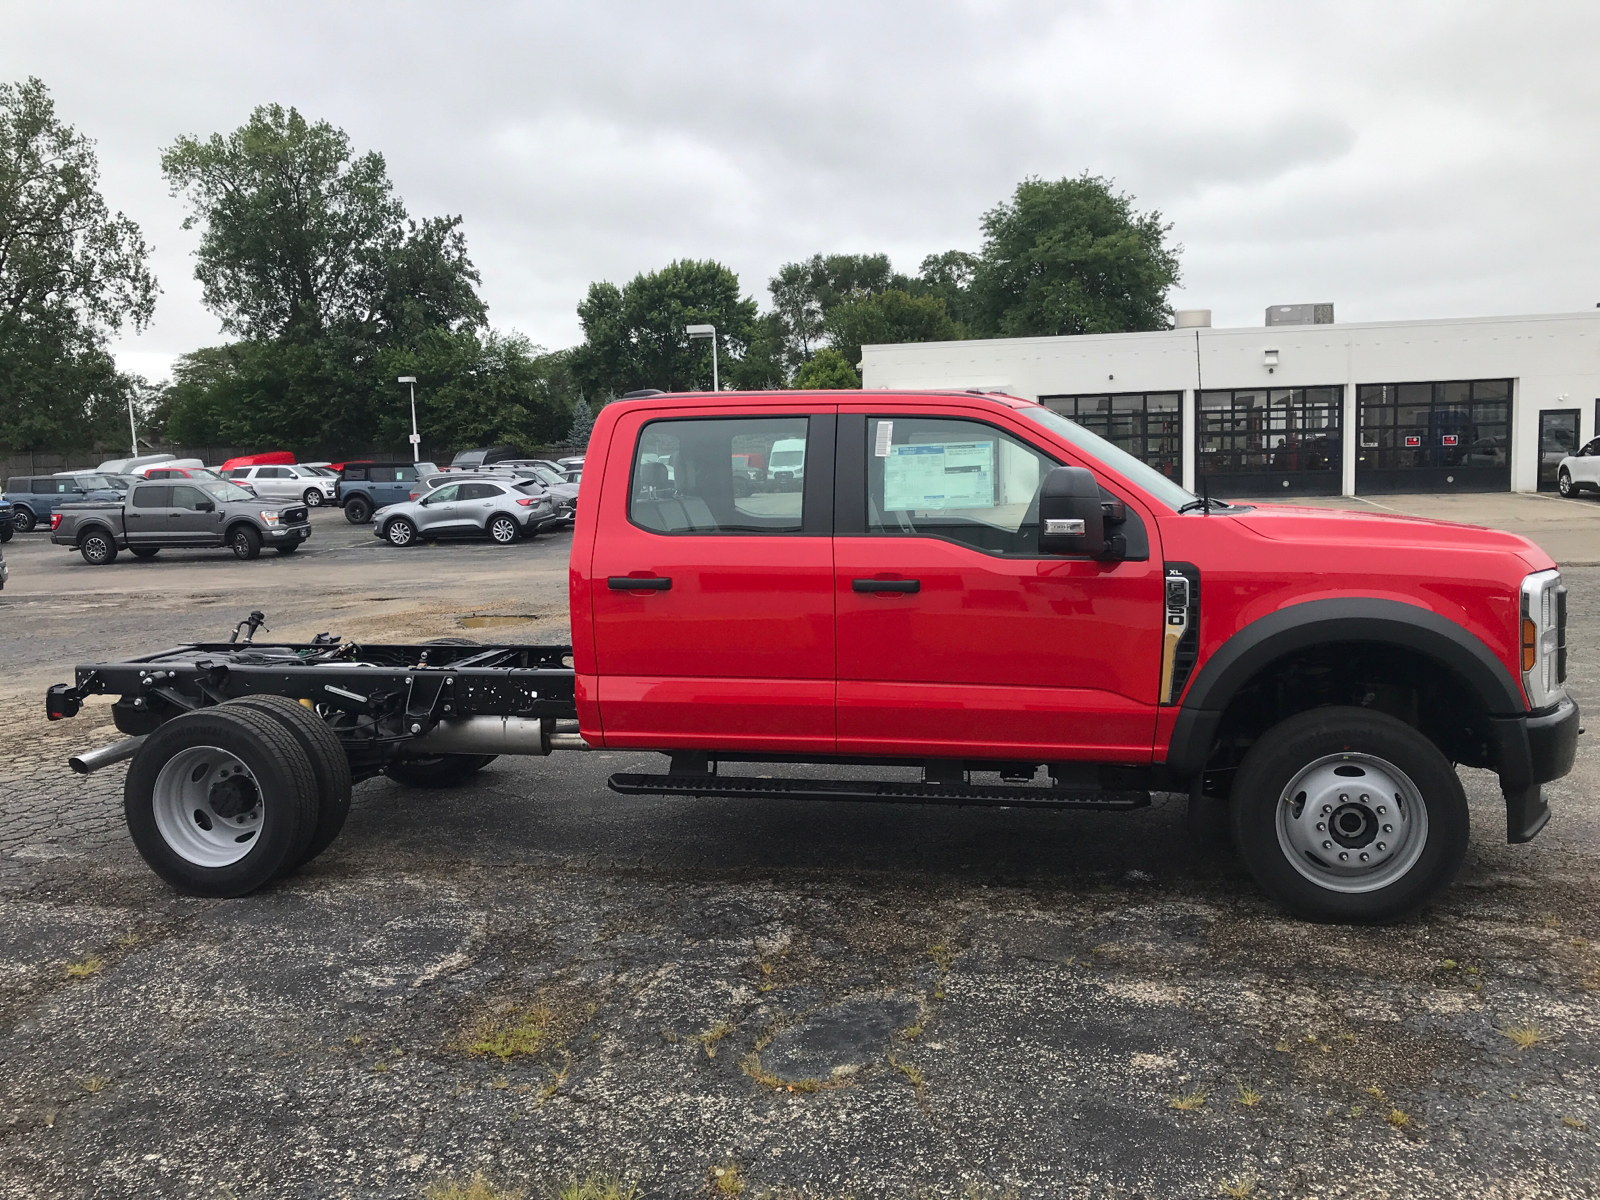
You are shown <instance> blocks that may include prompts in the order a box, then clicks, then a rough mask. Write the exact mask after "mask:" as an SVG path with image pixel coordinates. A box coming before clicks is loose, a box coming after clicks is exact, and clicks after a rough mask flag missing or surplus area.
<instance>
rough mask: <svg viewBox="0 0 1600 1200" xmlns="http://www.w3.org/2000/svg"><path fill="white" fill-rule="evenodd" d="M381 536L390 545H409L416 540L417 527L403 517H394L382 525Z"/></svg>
mask: <svg viewBox="0 0 1600 1200" xmlns="http://www.w3.org/2000/svg"><path fill="white" fill-rule="evenodd" d="M383 536H384V538H385V540H387V541H388V543H389V544H390V545H391V546H410V545H413V544H414V543H415V542H416V540H417V527H416V526H415V525H413V524H412V523H411V522H410V521H408V520H406V518H404V517H395V518H393V519H392V520H391V521H390V522H389V523H388V524H387V525H385V526H384V527H383Z"/></svg>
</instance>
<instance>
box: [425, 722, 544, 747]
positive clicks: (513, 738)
mask: <svg viewBox="0 0 1600 1200" xmlns="http://www.w3.org/2000/svg"><path fill="white" fill-rule="evenodd" d="M550 724H551V723H550V722H547V721H545V720H544V719H543V718H542V717H457V718H456V719H455V720H453V721H440V722H439V723H438V724H437V725H435V726H434V727H433V728H432V729H430V730H428V732H427V733H425V734H423V735H422V736H421V737H415V738H412V739H411V740H410V741H409V742H407V743H406V744H405V750H406V752H407V753H408V754H540V755H543V754H549V753H550Z"/></svg>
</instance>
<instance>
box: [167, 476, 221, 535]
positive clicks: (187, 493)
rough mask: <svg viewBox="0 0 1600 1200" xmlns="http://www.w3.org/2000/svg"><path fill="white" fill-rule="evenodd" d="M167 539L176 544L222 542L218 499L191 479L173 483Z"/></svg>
mask: <svg viewBox="0 0 1600 1200" xmlns="http://www.w3.org/2000/svg"><path fill="white" fill-rule="evenodd" d="M168 512H169V515H168V517H167V533H168V538H167V540H168V541H169V542H170V543H171V544H173V545H177V546H215V545H220V544H221V542H222V522H221V521H220V520H218V515H219V514H218V512H217V501H216V498H215V497H213V496H208V495H207V494H206V493H205V492H203V491H201V490H200V489H199V488H197V487H195V486H194V484H192V483H174V484H173V485H172V508H171V509H169V510H168Z"/></svg>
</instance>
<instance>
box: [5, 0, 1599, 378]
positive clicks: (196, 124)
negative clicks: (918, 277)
mask: <svg viewBox="0 0 1600 1200" xmlns="http://www.w3.org/2000/svg"><path fill="white" fill-rule="evenodd" d="M1597 33H1600V9H1597V6H1594V5H1592V4H1587V3H1569V4H1557V3H1543V4H1541V3H1533V4H1521V5H1517V6H1515V7H1511V6H1506V5H1503V4H1489V3H1436V4H1422V3H1418V4H1406V5H1395V4H1392V3H1344V2H1338V3H1300V4H1295V5H1281V4H1271V3H1223V2H1220V0H1219V2H1213V3H1192V4H1185V5H1173V4H1170V3H1157V2H1154V0H1151V2H1148V3H1115V4H1114V3H1084V2H1080V3H1027V2H1018V3H1006V2H1003V0H992V2H979V0H967V2H961V0H925V2H923V3H918V4H907V3H866V2H863V0H856V2H855V3H840V2H838V0H818V2H814V3H810V4H806V5H789V6H778V5H750V4H734V3H688V4H678V5H654V4H648V3H607V2H604V0H591V2H590V3H587V4H583V5H556V4H518V3H479V4H470V5H464V4H440V3H421V2H417V3H410V4H404V3H385V4H378V3H371V2H366V3H346V4H338V5H329V4H326V3H322V4H309V3H280V4H272V5H267V4H240V5H215V4H200V3H189V2H181V3H180V2H176V0H173V2H162V0H150V2H149V3H146V4H143V5H137V6H135V5H120V4H115V3H103V4H82V3H70V2H63V3H56V4H50V5H32V6H28V7H24V8H20V10H19V9H18V8H16V7H14V8H13V10H12V11H10V12H9V13H8V15H7V19H6V36H5V37H4V39H3V40H0V74H3V75H4V77H7V78H12V79H15V78H18V77H21V76H23V75H26V74H30V73H31V74H38V75H40V76H41V77H43V78H44V79H45V80H46V81H47V82H48V83H49V84H50V86H51V87H52V89H53V90H54V92H55V95H56V98H57V102H58V104H59V106H60V108H61V110H62V112H63V114H64V115H65V116H66V118H67V119H68V120H71V121H73V122H74V123H75V124H77V125H78V126H79V127H80V128H81V129H83V130H84V131H85V132H87V133H89V134H90V135H91V136H94V137H96V138H97V139H98V140H99V146H100V154H101V162H102V167H103V171H104V187H105V190H106V192H107V196H108V199H109V201H110V203H111V204H112V205H113V206H114V207H118V208H121V209H123V210H124V211H126V212H127V213H128V214H129V215H130V216H133V217H134V218H135V219H137V220H138V221H140V223H141V224H142V225H143V226H144V228H145V231H146V235H147V237H148V238H149V239H150V240H151V241H152V242H153V243H154V244H155V245H156V248H157V257H156V261H155V266H156V269H157V271H158V273H159V274H160V277H161V282H162V286H163V288H164V290H165V294H164V295H163V297H162V300H161V303H160V305H159V307H158V310H157V316H156V321H155V324H154V326H153V327H152V329H151V330H150V331H149V332H148V333H146V334H145V335H143V336H142V337H139V338H126V339H124V340H123V342H122V343H120V344H119V348H118V349H119V356H120V357H121V358H122V360H123V361H124V362H125V363H126V364H128V365H129V366H132V367H134V368H135V369H141V370H145V371H146V372H147V373H151V374H156V375H159V374H161V373H162V372H163V371H164V369H165V365H166V363H167V362H168V361H169V360H170V358H171V357H172V356H173V355H176V354H179V353H182V352H184V351H186V350H189V349H192V348H194V347H195V346H198V345H204V344H207V343H210V342H214V341H216V340H219V334H218V331H217V327H216V322H215V320H214V319H213V318H211V317H210V315H209V314H207V313H206V312H205V311H204V309H203V308H202V307H201V306H200V303H199V289H198V286H197V285H196V284H195V283H194V282H193V280H192V277H191V263H190V260H189V257H188V256H189V252H190V251H191V249H192V247H193V235H192V234H186V233H184V232H182V231H181V230H180V229H179V227H178V226H179V222H180V221H181V219H182V216H183V212H182V208H181V206H180V205H179V204H178V202H177V201H175V200H173V199H172V198H171V197H169V196H168V195H167V193H166V189H165V187H164V185H163V184H162V182H161V179H160V175H159V169H158V165H157V155H158V152H159V149H160V148H161V147H162V146H164V145H167V144H169V143H170V142H171V141H172V139H173V138H174V137H176V136H177V135H179V134H181V133H201V134H204V133H210V132H212V131H216V130H226V129H231V128H233V127H235V126H237V125H238V124H239V123H240V122H241V121H243V119H244V118H245V116H246V115H247V114H248V112H249V110H250V109H251V108H252V107H253V106H254V105H256V104H259V103H263V102H267V101H279V102H281V103H285V104H293V105H295V106H297V107H298V108H300V109H301V110H302V111H303V112H305V113H306V114H307V115H310V116H315V117H325V118H327V119H328V120H330V121H333V122H334V123H336V124H338V125H340V126H342V127H344V128H345V129H346V130H347V131H348V132H349V133H350V134H351V136H352V138H353V139H354V140H355V142H356V144H357V145H358V146H360V147H362V148H373V149H378V150H381V151H382V152H383V153H384V154H385V156H386V157H387V159H388V162H389V166H390V170H391V173H392V174H393V176H394V178H395V180H396V183H397V185H398V187H399V190H400V192H401V194H402V195H403V196H404V197H405V199H406V202H407V204H408V205H409V206H410V207H411V209H412V211H413V212H414V213H417V214H432V213H444V212H451V213H455V212H459V213H461V214H463V216H464V217H465V219H466V228H467V233H468V236H469V239H470V243H471V246H472V251H473V256H474V258H475V259H476V261H477V262H478V264H479V266H480V268H481V269H482V271H483V275H484V292H485V296H486V298H487V299H488V301H489V303H490V306H491V318H492V320H493V321H494V322H495V323H496V324H497V325H501V326H509V327H514V328H518V329H521V330H523V331H525V332H527V333H529V334H530V335H531V336H533V337H534V338H535V339H536V340H537V341H540V342H542V343H544V344H546V345H550V346H560V345H567V344H570V343H571V342H573V341H574V340H576V338H577V336H578V329H577V321H576V316H575V314H574V312H573V309H574V306H575V305H576V303H577V301H578V299H579V298H580V297H581V296H582V294H583V292H584V289H585V288H586V287H587V285H588V283H589V282H590V281H591V280H594V279H602V278H609V279H614V280H618V281H623V280H626V279H628V278H630V277H631V276H632V275H633V274H634V273H636V272H638V271H640V270H648V269H651V268H653V267H657V266H660V265H661V264H663V263H665V262H667V261H668V260H670V259H672V258H674V257H683V256H695V257H706V256H714V257H717V258H720V259H722V260H723V261H725V262H727V263H728V264H729V265H731V266H732V267H733V268H734V269H735V270H737V271H738V272H739V273H740V276H741V278H742V279H743V281H744V285H745V288H746V289H747V290H748V291H749V292H750V293H751V294H753V295H756V296H757V297H759V298H761V299H763V300H764V299H765V298H766V296H765V284H766V279H767V277H768V276H769V275H770V274H771V273H772V271H773V270H774V269H775V268H776V267H777V266H778V264H780V263H781V262H783V261H785V260H786V259H790V258H794V257H796V256H799V255H804V254H809V253H811V252H813V251H816V250H835V249H838V250H877V249H882V250H885V251H887V252H889V253H890V254H891V255H892V256H893V257H894V259H895V261H896V263H897V264H898V265H900V266H901V267H903V268H909V267H914V266H915V265H916V263H917V262H918V261H919V260H920V259H921V257H922V256H923V255H924V254H927V253H931V252H934V251H939V250H943V249H947V248H950V247H953V246H961V247H965V248H968V249H975V248H976V247H977V243H978V227H977V222H978V217H979V215H980V214H981V213H982V212H983V211H984V210H986V209H988V208H990V207H992V206H993V205H994V204H996V203H997V202H999V201H1000V200H1002V199H1004V198H1005V197H1006V196H1007V195H1008V194H1009V193H1010V191H1011V189H1012V188H1013V187H1014V186H1015V184H1016V182H1017V181H1018V180H1019V179H1021V178H1022V177H1023V176H1025V175H1029V174H1038V175H1043V176H1046V177H1057V176H1061V175H1075V174H1078V173H1079V172H1081V171H1084V170H1089V171H1092V172H1095V173H1097V174H1105V175H1109V176H1111V177H1113V178H1114V179H1115V180H1116V181H1117V182H1118V184H1119V185H1120V186H1121V187H1123V188H1124V189H1125V190H1127V191H1130V192H1132V193H1134V194H1136V195H1137V197H1138V202H1139V203H1140V205H1141V206H1144V207H1153V208H1159V209H1161V210H1162V212H1163V213H1164V214H1165V215H1166V216H1167V218H1168V219H1169V220H1171V221H1172V222H1173V223H1174V231H1173V232H1174V236H1175V237H1176V238H1177V239H1178V240H1180V241H1181V242H1182V243H1183V244H1184V246H1185V254H1184V287H1183V290H1182V292H1181V294H1180V295H1179V296H1178V297H1177V299H1178V301H1179V302H1180V303H1183V304H1192V305H1198V306H1205V307H1211V308H1213V309H1214V310H1216V314H1217V319H1218V320H1219V322H1224V323H1234V324H1245V323H1255V322H1258V321H1259V320H1260V319H1261V310H1262V309H1263V308H1264V307H1265V306H1266V305H1267V304H1270V303H1281V302H1289V301H1295V300H1302V299H1318V300H1322V299H1333V300H1335V301H1336V302H1337V303H1338V305H1339V316H1340V318H1341V319H1346V320H1357V319H1369V320H1371V319H1383V318H1389V317H1410V316H1446V315H1470V314H1485V313H1500V312H1524V311H1555V310H1567V309H1574V308H1587V307H1589V306H1590V305H1592V304H1594V303H1595V302H1596V301H1597V300H1600V294H1596V292H1597V288H1600V285H1597V284H1596V282H1595V280H1594V265H1595V259H1596V250H1597V249H1600V238H1597V235H1596V231H1595V222H1594V220H1593V218H1592V215H1591V213H1592V210H1593V208H1594V200H1593V197H1594V195H1595V193H1596V184H1597V182H1600V180H1597V178H1596V177H1597V174H1600V171H1597V169H1596V163H1595V156H1594V148H1595V145H1596V136H1595V135H1596V129H1595V126H1596V112H1597V111H1600V109H1597V105H1596V101H1597V99H1600V95H1597V93H1600V81H1597V77H1596V74H1595V73H1594V72H1593V71H1592V69H1591V67H1590V59H1591V58H1592V52H1593V48H1594V47H1595V45H1596V44H1597V38H1596V34H1597Z"/></svg>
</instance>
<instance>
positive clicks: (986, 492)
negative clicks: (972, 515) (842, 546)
mask: <svg viewBox="0 0 1600 1200" xmlns="http://www.w3.org/2000/svg"><path fill="white" fill-rule="evenodd" d="M879 428H880V429H882V428H883V426H879ZM880 440H881V434H880ZM884 458H885V459H886V460H887V461H885V463H884V464H883V507H884V508H885V509H886V510H887V511H890V512H902V511H909V510H912V509H924V510H926V509H948V508H993V507H994V443H993V442H989V441H983V442H930V443H927V444H924V445H916V446H890V447H889V448H888V452H887V453H886V454H885V455H884Z"/></svg>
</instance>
